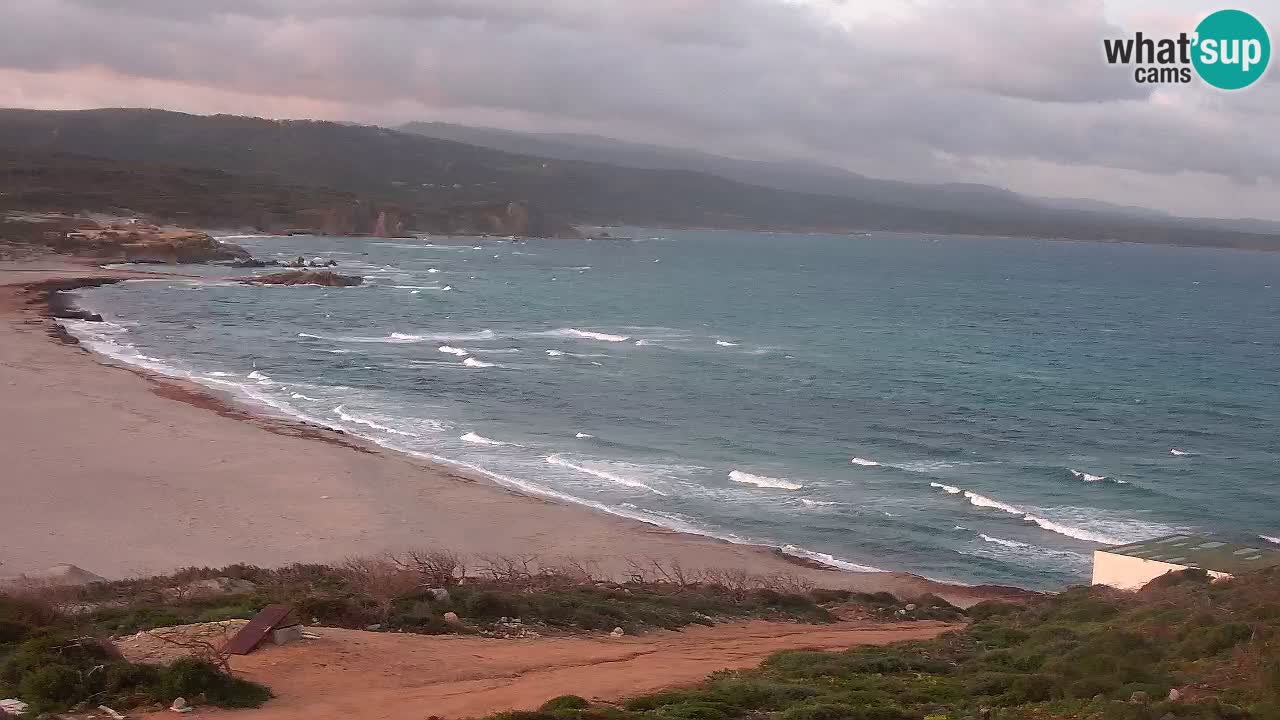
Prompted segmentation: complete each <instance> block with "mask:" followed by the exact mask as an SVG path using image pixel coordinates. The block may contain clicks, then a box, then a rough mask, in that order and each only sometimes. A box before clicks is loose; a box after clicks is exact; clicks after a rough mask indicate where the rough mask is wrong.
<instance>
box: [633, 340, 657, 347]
mask: <svg viewBox="0 0 1280 720" xmlns="http://www.w3.org/2000/svg"><path fill="white" fill-rule="evenodd" d="M652 344H653V343H651V342H649V341H648V340H644V339H641V340H637V341H636V345H639V346H641V347H644V346H645V345H652Z"/></svg>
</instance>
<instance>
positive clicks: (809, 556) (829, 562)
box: [780, 545, 889, 573]
mask: <svg viewBox="0 0 1280 720" xmlns="http://www.w3.org/2000/svg"><path fill="white" fill-rule="evenodd" d="M780 549H781V550H782V552H784V553H786V554H787V555H790V556H792V557H799V558H805V559H806V560H812V561H814V562H816V563H820V564H822V565H826V566H827V567H833V568H837V569H839V570H848V571H849V572H868V573H882V572H889V571H888V570H881V569H880V568H878V567H872V566H870V565H859V564H858V563H855V562H850V561H849V560H843V559H841V558H838V557H836V556H834V555H828V554H827V553H822V552H815V551H813V550H805V549H804V548H802V547H796V546H795V545H783V546H782V547H781V548H780Z"/></svg>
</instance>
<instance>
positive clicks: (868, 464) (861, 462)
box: [849, 457, 880, 467]
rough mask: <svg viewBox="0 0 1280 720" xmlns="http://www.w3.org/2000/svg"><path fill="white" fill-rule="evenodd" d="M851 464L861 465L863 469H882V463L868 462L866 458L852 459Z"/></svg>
mask: <svg viewBox="0 0 1280 720" xmlns="http://www.w3.org/2000/svg"><path fill="white" fill-rule="evenodd" d="M849 462H850V463H853V464H854V465H861V466H863V467H880V463H878V462H876V461H875V460H868V459H866V458H860V457H856V458H850V459H849Z"/></svg>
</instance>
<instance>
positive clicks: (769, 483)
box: [729, 470, 804, 490]
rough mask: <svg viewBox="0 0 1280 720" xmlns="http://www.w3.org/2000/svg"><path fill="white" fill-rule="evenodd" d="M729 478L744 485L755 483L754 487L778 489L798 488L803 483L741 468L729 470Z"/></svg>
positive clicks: (800, 487)
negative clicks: (753, 472)
mask: <svg viewBox="0 0 1280 720" xmlns="http://www.w3.org/2000/svg"><path fill="white" fill-rule="evenodd" d="M729 479H730V480H732V481H734V482H737V483H743V484H745V485H755V486H756V487H762V488H776V489H778V490H800V489H802V488H803V487H804V486H803V485H801V484H799V483H793V482H791V481H790V480H783V479H782V478H774V477H769V476H767V475H752V474H751V473H747V472H742V471H741V470H733V471H731V472H730V473H729Z"/></svg>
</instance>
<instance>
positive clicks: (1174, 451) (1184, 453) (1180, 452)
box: [1169, 448, 1194, 457]
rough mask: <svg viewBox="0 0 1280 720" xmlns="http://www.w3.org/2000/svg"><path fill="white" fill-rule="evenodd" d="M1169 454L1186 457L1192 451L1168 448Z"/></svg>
mask: <svg viewBox="0 0 1280 720" xmlns="http://www.w3.org/2000/svg"><path fill="white" fill-rule="evenodd" d="M1169 454H1170V455H1172V456H1174V457H1186V456H1188V455H1193V454H1194V453H1189V452H1187V451H1186V450H1179V449H1178V448H1169Z"/></svg>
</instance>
